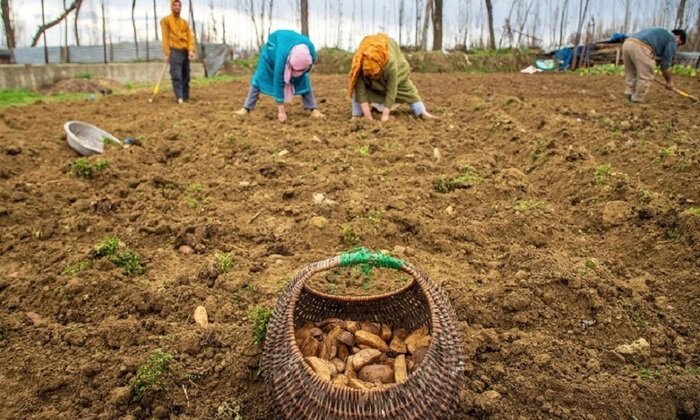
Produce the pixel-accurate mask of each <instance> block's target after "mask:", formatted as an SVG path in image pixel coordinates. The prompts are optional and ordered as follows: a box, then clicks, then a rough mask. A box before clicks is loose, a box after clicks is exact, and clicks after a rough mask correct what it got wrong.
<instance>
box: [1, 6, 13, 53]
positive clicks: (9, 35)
mask: <svg viewBox="0 0 700 420" xmlns="http://www.w3.org/2000/svg"><path fill="white" fill-rule="evenodd" d="M0 12H1V13H2V25H3V27H4V28H5V41H6V42H7V48H8V49H10V50H14V49H15V47H16V43H15V28H14V25H13V24H12V7H11V5H10V0H0Z"/></svg>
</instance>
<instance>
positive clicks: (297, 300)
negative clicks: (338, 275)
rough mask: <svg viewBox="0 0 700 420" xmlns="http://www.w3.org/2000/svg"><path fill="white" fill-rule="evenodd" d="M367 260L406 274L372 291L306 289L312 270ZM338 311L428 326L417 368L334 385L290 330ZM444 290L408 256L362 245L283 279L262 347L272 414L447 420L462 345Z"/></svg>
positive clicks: (454, 408)
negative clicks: (388, 377) (396, 376)
mask: <svg viewBox="0 0 700 420" xmlns="http://www.w3.org/2000/svg"><path fill="white" fill-rule="evenodd" d="M356 264H370V265H371V266H373V267H383V268H391V269H395V270H400V271H403V272H405V273H407V274H409V275H410V276H411V278H412V280H411V281H409V283H408V284H407V285H406V286H404V287H402V288H401V289H399V290H396V291H393V292H390V293H385V294H381V295H375V296H335V295H329V294H325V293H321V292H318V291H315V290H313V289H311V288H309V287H308V286H307V285H306V282H307V281H308V280H309V279H310V278H311V277H312V276H313V275H315V274H317V273H319V272H322V271H326V270H329V269H332V268H335V267H339V266H341V267H349V266H353V265H356ZM326 318H341V319H352V320H365V321H373V322H383V323H386V324H389V325H391V326H392V327H394V328H406V329H409V330H410V329H415V328H418V327H420V326H421V325H428V327H429V329H430V333H431V337H432V338H431V343H430V346H429V348H428V352H427V354H426V356H425V358H424V359H423V361H422V362H421V364H420V365H419V367H418V369H417V370H416V371H415V372H413V373H411V374H410V375H409V376H408V378H407V380H406V381H405V382H403V383H400V384H391V385H387V386H384V387H382V388H377V389H371V390H368V391H362V390H356V389H352V388H348V387H339V386H336V385H333V384H331V383H330V382H327V381H325V380H323V379H322V378H321V377H319V376H318V375H316V374H315V373H314V372H313V371H312V370H311V368H310V367H309V366H308V365H307V364H306V362H305V361H304V359H303V357H302V354H301V352H300V350H299V348H298V347H297V345H296V343H295V340H294V332H295V330H296V328H298V327H300V326H301V325H303V324H304V323H305V322H307V321H320V320H323V319H326ZM455 319H456V318H455V314H454V311H453V309H452V306H451V305H450V302H449V300H448V299H447V296H446V294H445V293H444V292H443V291H442V290H441V289H440V288H439V287H438V286H437V285H436V284H435V283H433V281H432V280H430V278H428V276H426V275H425V274H424V273H421V272H420V271H418V269H416V268H415V267H413V266H412V265H410V264H408V263H404V262H403V261H401V260H398V259H396V258H393V257H390V256H387V255H385V254H380V253H375V252H369V251H367V250H365V249H361V250H359V251H356V252H352V253H347V254H343V255H340V256H338V257H334V258H330V259H327V260H323V261H319V262H315V263H312V264H310V265H308V266H307V267H306V268H305V269H303V270H302V271H301V272H300V273H299V274H297V276H296V277H295V278H294V279H293V280H292V281H291V282H289V284H288V285H287V287H286V288H285V290H284V292H283V294H282V296H281V297H280V298H279V301H278V302H277V306H276V308H275V310H274V312H273V314H272V317H271V318H270V321H269V323H268V327H267V336H266V339H265V346H264V351H263V368H264V375H265V383H266V387H267V392H268V395H269V398H270V400H271V403H272V406H273V410H274V413H275V415H276V416H277V417H278V418H286V419H301V418H304V419H373V418H382V419H447V418H457V417H460V416H459V404H458V397H459V393H460V389H461V385H462V380H463V375H464V357H463V350H462V346H461V344H460V340H459V331H458V327H457V323H456V321H455Z"/></svg>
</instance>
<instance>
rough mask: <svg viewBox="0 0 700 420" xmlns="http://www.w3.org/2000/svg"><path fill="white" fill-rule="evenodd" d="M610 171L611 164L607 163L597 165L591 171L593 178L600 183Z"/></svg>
mask: <svg viewBox="0 0 700 420" xmlns="http://www.w3.org/2000/svg"><path fill="white" fill-rule="evenodd" d="M611 173H612V166H610V165H608V164H607V163H605V164H602V165H598V166H596V167H595V170H594V171H593V179H594V180H595V183H596V184H602V183H603V181H605V179H606V178H607V177H608V176H610V174H611Z"/></svg>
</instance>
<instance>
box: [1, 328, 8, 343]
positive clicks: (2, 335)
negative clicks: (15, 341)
mask: <svg viewBox="0 0 700 420" xmlns="http://www.w3.org/2000/svg"><path fill="white" fill-rule="evenodd" d="M5 340H7V336H6V335H5V332H4V331H0V343H2V342H3V341H5Z"/></svg>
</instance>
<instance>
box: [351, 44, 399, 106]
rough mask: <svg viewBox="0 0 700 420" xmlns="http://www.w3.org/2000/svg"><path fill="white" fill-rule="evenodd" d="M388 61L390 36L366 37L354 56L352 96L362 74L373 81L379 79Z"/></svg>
mask: <svg viewBox="0 0 700 420" xmlns="http://www.w3.org/2000/svg"><path fill="white" fill-rule="evenodd" d="M388 60H389V36H388V35H387V34H383V33H379V34H376V35H367V36H366V37H364V38H363V39H362V42H360V46H359V47H357V51H355V55H353V56H352V66H351V67H350V82H349V85H348V92H349V93H350V96H352V94H353V92H354V91H355V84H356V83H357V80H358V79H359V78H360V72H362V74H363V75H365V76H367V77H370V78H372V79H375V80H376V79H379V78H380V77H381V75H382V70H383V69H384V66H385V65H386V62H387V61H388Z"/></svg>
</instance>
